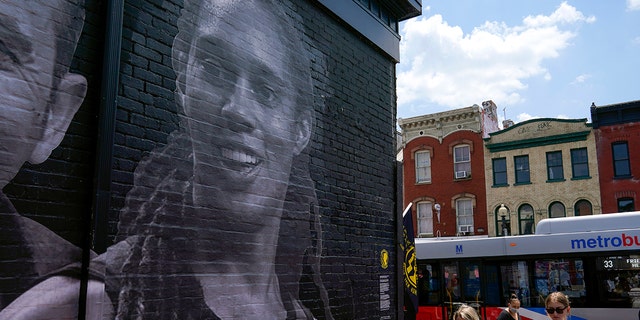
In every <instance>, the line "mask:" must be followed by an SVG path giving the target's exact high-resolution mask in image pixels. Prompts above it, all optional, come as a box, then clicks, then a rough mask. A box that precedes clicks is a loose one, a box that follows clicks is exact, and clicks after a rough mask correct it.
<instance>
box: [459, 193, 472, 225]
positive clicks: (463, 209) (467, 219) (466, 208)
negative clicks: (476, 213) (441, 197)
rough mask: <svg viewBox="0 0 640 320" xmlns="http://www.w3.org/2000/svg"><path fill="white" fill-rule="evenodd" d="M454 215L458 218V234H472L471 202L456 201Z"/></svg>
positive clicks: (469, 200) (467, 200) (468, 200)
mask: <svg viewBox="0 0 640 320" xmlns="http://www.w3.org/2000/svg"><path fill="white" fill-rule="evenodd" d="M456 215H457V218H458V230H457V231H458V232H464V233H472V232H473V202H472V201H471V199H468V198H467V199H459V200H456Z"/></svg>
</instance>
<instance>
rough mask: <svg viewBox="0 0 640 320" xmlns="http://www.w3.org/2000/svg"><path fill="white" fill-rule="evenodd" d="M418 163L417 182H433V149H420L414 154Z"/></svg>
mask: <svg viewBox="0 0 640 320" xmlns="http://www.w3.org/2000/svg"><path fill="white" fill-rule="evenodd" d="M414 158H415V163H416V183H429V182H431V151H429V150H420V151H417V152H416V153H415V154H414Z"/></svg>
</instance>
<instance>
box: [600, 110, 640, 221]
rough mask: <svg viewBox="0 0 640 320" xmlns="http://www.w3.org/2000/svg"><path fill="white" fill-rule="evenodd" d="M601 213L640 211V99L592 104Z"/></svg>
mask: <svg viewBox="0 0 640 320" xmlns="http://www.w3.org/2000/svg"><path fill="white" fill-rule="evenodd" d="M591 121H592V123H593V131H594V134H595V139H596V150H597V154H598V170H599V173H600V195H601V200H602V213H613V212H623V211H636V210H640V205H639V203H638V201H639V200H640V199H639V198H638V197H639V196H640V100H636V101H630V102H623V103H617V104H611V105H606V106H599V107H597V106H595V104H592V105H591Z"/></svg>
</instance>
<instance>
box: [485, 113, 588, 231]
mask: <svg viewBox="0 0 640 320" xmlns="http://www.w3.org/2000/svg"><path fill="white" fill-rule="evenodd" d="M484 147H485V152H484V156H485V164H486V166H485V176H486V180H485V181H486V188H487V214H488V217H487V222H488V234H489V236H501V235H503V234H511V235H518V234H529V233H533V232H535V225H536V224H537V223H538V222H539V221H540V220H542V219H545V218H550V217H554V218H555V217H564V216H576V215H589V214H600V213H601V204H600V187H599V181H598V166H597V163H598V162H597V155H596V144H595V138H594V134H593V131H592V130H591V125H590V124H588V123H587V119H572V120H563V119H550V118H543V119H533V120H528V121H525V122H521V123H518V124H517V125H514V126H511V127H508V128H506V129H504V130H501V131H498V132H495V133H492V134H491V135H490V136H489V138H486V139H485V146H484ZM502 204H504V206H505V208H504V209H502V210H500V207H501V205H502Z"/></svg>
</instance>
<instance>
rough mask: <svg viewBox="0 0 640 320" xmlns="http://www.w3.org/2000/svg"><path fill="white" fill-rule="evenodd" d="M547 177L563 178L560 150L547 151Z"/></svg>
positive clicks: (551, 178) (552, 178)
mask: <svg viewBox="0 0 640 320" xmlns="http://www.w3.org/2000/svg"><path fill="white" fill-rule="evenodd" d="M547 179H549V180H552V181H553V180H563V179H564V170H562V151H553V152H547Z"/></svg>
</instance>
